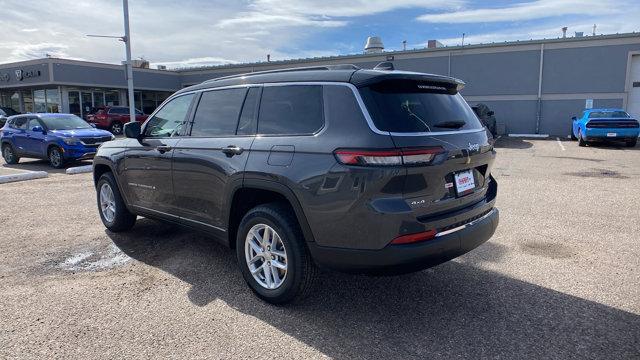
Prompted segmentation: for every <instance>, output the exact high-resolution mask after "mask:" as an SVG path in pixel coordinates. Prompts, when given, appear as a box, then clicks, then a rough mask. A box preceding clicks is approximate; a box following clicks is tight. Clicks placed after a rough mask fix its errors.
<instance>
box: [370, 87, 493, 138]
mask: <svg viewBox="0 0 640 360" xmlns="http://www.w3.org/2000/svg"><path fill="white" fill-rule="evenodd" d="M360 93H361V94H362V97H363V99H364V102H365V104H366V106H367V109H368V110H369V113H370V114H371V116H372V118H373V122H374V123H375V125H376V127H377V128H378V129H379V130H382V131H389V132H396V133H416V132H443V131H459V130H472V129H481V128H482V124H481V123H480V121H479V120H478V118H477V116H476V114H475V113H474V112H473V110H471V107H469V105H468V104H467V102H466V101H465V100H464V99H463V98H462V96H461V95H460V94H459V93H451V90H450V89H449V90H447V89H444V88H440V87H438V86H434V85H423V84H422V85H421V84H418V83H416V82H414V81H402V82H398V81H387V82H381V83H378V84H375V85H372V86H369V87H365V88H362V89H360Z"/></svg>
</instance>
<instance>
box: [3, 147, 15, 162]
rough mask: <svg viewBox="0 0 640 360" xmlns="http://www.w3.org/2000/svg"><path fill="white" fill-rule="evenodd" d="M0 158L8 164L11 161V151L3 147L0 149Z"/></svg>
mask: <svg viewBox="0 0 640 360" xmlns="http://www.w3.org/2000/svg"><path fill="white" fill-rule="evenodd" d="M2 156H3V157H4V160H5V161H6V162H8V163H9V162H11V161H13V151H12V150H11V148H10V147H9V146H5V147H4V149H2Z"/></svg>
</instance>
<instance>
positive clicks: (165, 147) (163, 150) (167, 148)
mask: <svg viewBox="0 0 640 360" xmlns="http://www.w3.org/2000/svg"><path fill="white" fill-rule="evenodd" d="M171 149H173V148H172V147H171V146H169V145H159V146H156V150H158V151H159V152H160V154H164V153H166V152H167V151H170V150H171Z"/></svg>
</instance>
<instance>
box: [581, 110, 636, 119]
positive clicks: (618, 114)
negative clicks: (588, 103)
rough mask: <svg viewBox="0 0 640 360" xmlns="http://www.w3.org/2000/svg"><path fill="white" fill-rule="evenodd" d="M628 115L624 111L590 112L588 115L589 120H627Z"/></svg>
mask: <svg viewBox="0 0 640 360" xmlns="http://www.w3.org/2000/svg"><path fill="white" fill-rule="evenodd" d="M628 117H629V114H627V113H626V112H624V111H592V112H591V113H590V114H589V119H599V118H628Z"/></svg>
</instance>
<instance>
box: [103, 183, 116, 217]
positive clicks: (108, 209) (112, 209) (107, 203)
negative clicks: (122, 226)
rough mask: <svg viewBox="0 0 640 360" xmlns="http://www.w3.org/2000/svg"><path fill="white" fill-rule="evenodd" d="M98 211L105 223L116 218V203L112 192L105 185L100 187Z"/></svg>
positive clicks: (108, 186) (107, 185)
mask: <svg viewBox="0 0 640 360" xmlns="http://www.w3.org/2000/svg"><path fill="white" fill-rule="evenodd" d="M100 211H101V212H102V216H103V217H104V219H105V220H107V222H110V223H111V222H113V220H114V219H115V218H116V201H115V197H114V196H113V190H112V189H111V186H110V185H109V184H107V183H105V184H102V186H101V187H100Z"/></svg>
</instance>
